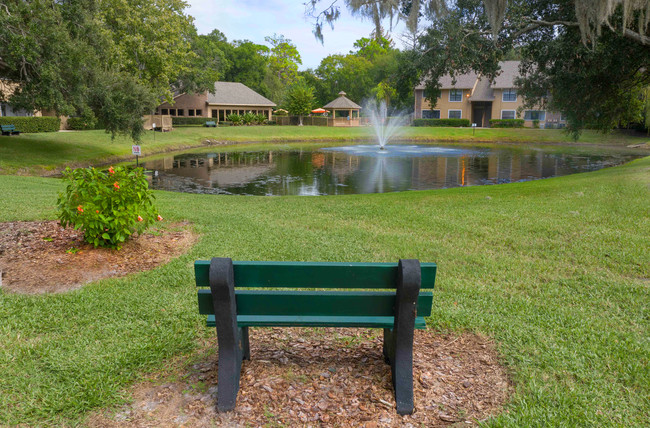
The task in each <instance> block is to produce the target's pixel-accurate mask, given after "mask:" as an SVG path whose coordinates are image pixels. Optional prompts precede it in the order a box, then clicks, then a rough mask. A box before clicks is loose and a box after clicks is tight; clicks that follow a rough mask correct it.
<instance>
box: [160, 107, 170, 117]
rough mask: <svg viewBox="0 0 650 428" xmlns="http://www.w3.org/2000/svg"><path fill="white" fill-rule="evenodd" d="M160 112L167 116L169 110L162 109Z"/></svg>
mask: <svg viewBox="0 0 650 428" xmlns="http://www.w3.org/2000/svg"><path fill="white" fill-rule="evenodd" d="M160 114H164V115H165V116H167V115H168V114H169V110H167V109H166V108H164V109H161V113H160Z"/></svg>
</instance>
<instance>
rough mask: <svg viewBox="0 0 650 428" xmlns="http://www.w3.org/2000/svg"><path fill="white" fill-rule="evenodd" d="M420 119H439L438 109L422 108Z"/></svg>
mask: <svg viewBox="0 0 650 428" xmlns="http://www.w3.org/2000/svg"><path fill="white" fill-rule="evenodd" d="M422 119H440V110H422Z"/></svg>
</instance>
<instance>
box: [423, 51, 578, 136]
mask: <svg viewBox="0 0 650 428" xmlns="http://www.w3.org/2000/svg"><path fill="white" fill-rule="evenodd" d="M499 65H500V66H501V70H502V72H501V74H499V76H497V77H496V78H495V79H494V82H490V81H489V79H487V78H484V77H482V76H479V75H477V74H475V73H468V74H463V75H460V76H456V82H453V81H452V78H451V76H444V77H442V78H441V79H440V85H441V91H440V97H438V100H437V102H436V104H435V105H434V106H431V103H430V102H429V101H428V100H426V99H424V83H421V84H420V85H418V86H416V87H415V118H416V119H448V118H457V119H469V121H470V123H476V126H479V127H489V126H490V119H524V121H525V122H524V126H527V127H532V126H533V123H534V122H533V121H535V120H538V121H539V126H540V128H560V127H564V126H565V125H566V121H565V120H564V118H563V117H562V115H560V114H559V113H555V112H549V111H545V110H544V109H543V108H541V107H540V108H537V109H527V110H524V108H523V104H524V103H523V98H522V96H521V95H519V94H518V91H517V87H516V85H515V78H517V77H518V76H519V61H502V62H500V63H499Z"/></svg>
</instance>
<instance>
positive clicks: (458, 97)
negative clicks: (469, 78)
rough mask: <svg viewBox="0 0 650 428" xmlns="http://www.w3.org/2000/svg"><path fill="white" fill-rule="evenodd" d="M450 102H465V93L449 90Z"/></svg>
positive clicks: (458, 90)
mask: <svg viewBox="0 0 650 428" xmlns="http://www.w3.org/2000/svg"><path fill="white" fill-rule="evenodd" d="M449 101H450V102H460V101H463V91H461V90H460V89H450V90H449Z"/></svg>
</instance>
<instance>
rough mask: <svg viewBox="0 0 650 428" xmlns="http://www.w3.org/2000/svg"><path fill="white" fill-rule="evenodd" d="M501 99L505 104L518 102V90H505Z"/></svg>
mask: <svg viewBox="0 0 650 428" xmlns="http://www.w3.org/2000/svg"><path fill="white" fill-rule="evenodd" d="M501 99H502V100H503V101H504V102H514V101H517V90H516V89H504V90H503V95H502V96H501Z"/></svg>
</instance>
